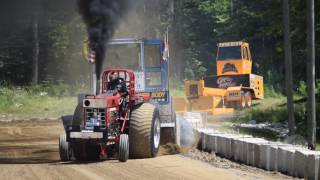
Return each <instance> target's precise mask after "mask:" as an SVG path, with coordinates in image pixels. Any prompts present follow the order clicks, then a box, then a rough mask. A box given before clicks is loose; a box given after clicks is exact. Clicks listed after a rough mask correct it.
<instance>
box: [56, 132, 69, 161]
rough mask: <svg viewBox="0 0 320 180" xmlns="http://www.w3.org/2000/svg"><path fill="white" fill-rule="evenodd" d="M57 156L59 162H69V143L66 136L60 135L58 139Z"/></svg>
mask: <svg viewBox="0 0 320 180" xmlns="http://www.w3.org/2000/svg"><path fill="white" fill-rule="evenodd" d="M59 154H60V159H61V161H64V162H65V161H70V160H71V148H70V145H69V142H67V136H66V134H62V135H60V138H59Z"/></svg>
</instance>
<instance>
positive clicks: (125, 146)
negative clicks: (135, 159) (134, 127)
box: [119, 134, 129, 162]
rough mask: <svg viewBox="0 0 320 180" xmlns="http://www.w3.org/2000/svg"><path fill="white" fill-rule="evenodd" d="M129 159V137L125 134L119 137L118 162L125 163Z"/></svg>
mask: <svg viewBox="0 0 320 180" xmlns="http://www.w3.org/2000/svg"><path fill="white" fill-rule="evenodd" d="M128 158H129V136H128V135H127V134H121V135H120V141H119V161H120V162H126V161H127V160H128Z"/></svg>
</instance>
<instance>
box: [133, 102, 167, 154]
mask: <svg viewBox="0 0 320 180" xmlns="http://www.w3.org/2000/svg"><path fill="white" fill-rule="evenodd" d="M160 129H161V128H160V114H159V110H158V109H157V108H156V107H155V106H154V105H152V104H150V103H144V104H142V105H140V106H138V107H137V108H136V109H134V110H133V111H132V113H131V118H130V129H129V135H130V157H132V158H151V157H155V156H157V154H158V151H159V145H160V134H161V131H160Z"/></svg>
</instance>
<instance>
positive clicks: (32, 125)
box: [0, 121, 283, 180]
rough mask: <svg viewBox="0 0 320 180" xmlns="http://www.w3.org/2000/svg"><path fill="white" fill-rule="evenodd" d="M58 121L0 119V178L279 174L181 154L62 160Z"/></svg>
mask: <svg viewBox="0 0 320 180" xmlns="http://www.w3.org/2000/svg"><path fill="white" fill-rule="evenodd" d="M61 132H63V127H62V125H61V122H58V121H32V122H30V121H29V122H19V123H1V127H0V169H1V170H0V179H30V180H31V179H32V180H33V179H77V180H78V179H95V180H99V179H161V180H165V179H211V180H212V179H232V180H235V179H281V178H283V177H282V176H277V175H273V174H265V173H254V172H247V171H243V170H239V169H222V168H215V167H213V166H210V165H208V164H206V163H203V162H200V161H196V160H191V159H189V158H185V157H183V156H181V155H168V156H160V157H157V158H153V159H140V160H129V161H128V162H126V163H119V162H118V161H116V160H107V161H103V162H91V163H78V164H75V163H62V162H60V161H59V155H58V136H59V134H60V133H61Z"/></svg>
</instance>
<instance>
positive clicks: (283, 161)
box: [278, 145, 305, 176]
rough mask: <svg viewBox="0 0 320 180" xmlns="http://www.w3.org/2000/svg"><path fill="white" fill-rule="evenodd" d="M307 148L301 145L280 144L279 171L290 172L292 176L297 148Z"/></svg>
mask: <svg viewBox="0 0 320 180" xmlns="http://www.w3.org/2000/svg"><path fill="white" fill-rule="evenodd" d="M304 149H305V148H303V147H301V146H294V145H292V146H280V147H279V148H278V171H279V172H282V173H285V174H288V175H290V176H293V175H294V167H295V165H294V159H295V152H296V151H297V150H304Z"/></svg>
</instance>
